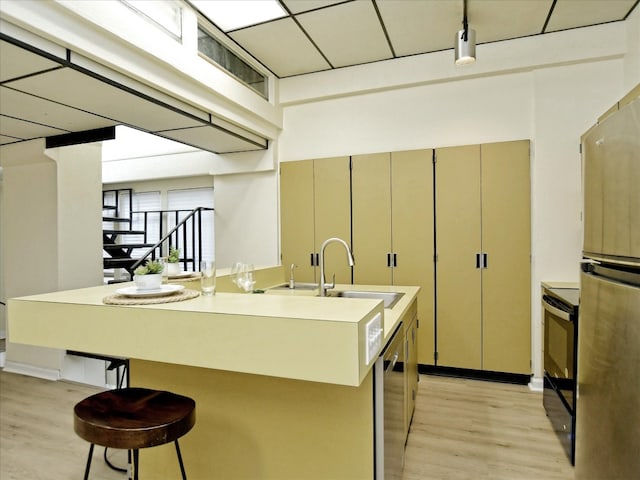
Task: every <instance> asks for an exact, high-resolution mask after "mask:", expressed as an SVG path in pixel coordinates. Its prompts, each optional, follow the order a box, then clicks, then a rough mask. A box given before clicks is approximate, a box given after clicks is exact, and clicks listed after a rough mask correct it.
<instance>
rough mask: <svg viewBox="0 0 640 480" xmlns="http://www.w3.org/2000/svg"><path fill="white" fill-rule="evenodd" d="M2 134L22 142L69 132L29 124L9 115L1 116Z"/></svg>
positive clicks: (0, 129)
mask: <svg viewBox="0 0 640 480" xmlns="http://www.w3.org/2000/svg"><path fill="white" fill-rule="evenodd" d="M0 132H2V135H7V136H11V137H14V138H20V139H22V140H26V139H31V138H41V137H49V136H52V135H61V134H64V133H69V132H68V131H67V130H61V129H58V128H54V127H50V126H48V125H42V124H40V123H33V122H28V121H26V120H22V119H20V118H14V117H9V116H7V115H0Z"/></svg>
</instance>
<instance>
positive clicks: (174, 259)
mask: <svg viewBox="0 0 640 480" xmlns="http://www.w3.org/2000/svg"><path fill="white" fill-rule="evenodd" d="M167 261H168V262H169V263H178V262H179V261H180V250H178V249H177V248H174V247H170V248H169V256H168V257H167Z"/></svg>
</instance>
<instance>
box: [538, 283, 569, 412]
mask: <svg viewBox="0 0 640 480" xmlns="http://www.w3.org/2000/svg"><path fill="white" fill-rule="evenodd" d="M542 306H543V308H544V371H545V374H546V376H547V377H548V381H549V382H550V383H551V384H552V385H553V387H554V389H555V390H556V391H557V392H558V393H559V394H560V395H561V396H562V398H563V400H564V401H565V403H566V404H567V407H568V408H569V409H570V410H571V412H572V413H573V409H574V393H575V387H576V377H575V373H576V372H575V366H576V365H575V362H576V351H575V348H576V340H577V339H576V332H577V330H576V328H575V324H574V318H573V312H572V311H569V310H571V307H569V306H567V305H564V304H563V303H562V302H559V301H558V300H556V299H555V298H553V297H550V296H548V295H543V297H542Z"/></svg>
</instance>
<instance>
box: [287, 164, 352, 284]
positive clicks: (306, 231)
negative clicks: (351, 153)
mask: <svg viewBox="0 0 640 480" xmlns="http://www.w3.org/2000/svg"><path fill="white" fill-rule="evenodd" d="M280 222H281V259H282V264H283V265H284V266H285V267H286V268H287V269H288V268H289V267H290V266H291V265H292V264H294V265H296V268H295V279H296V281H300V282H318V281H319V278H318V277H319V274H320V269H319V265H318V261H319V253H320V246H321V245H322V242H324V240H326V239H327V238H330V237H339V238H342V239H343V240H345V241H347V243H349V242H350V238H351V190H350V163H349V157H336V158H327V159H322V160H304V161H298V162H284V163H282V164H281V165H280ZM339 247H340V246H339V245H335V244H332V245H329V246H327V251H326V252H325V267H326V268H325V271H326V274H327V279H326V280H327V281H331V278H332V276H333V275H334V274H335V276H336V282H338V283H351V268H350V267H349V265H348V263H347V260H346V256H345V252H344V250H343V249H342V248H339ZM287 272H288V270H287Z"/></svg>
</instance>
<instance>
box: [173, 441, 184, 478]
mask: <svg viewBox="0 0 640 480" xmlns="http://www.w3.org/2000/svg"><path fill="white" fill-rule="evenodd" d="M174 443H175V444H176V454H177V455H178V462H180V473H182V480H187V474H186V472H185V471H184V464H183V463H182V455H181V454H180V445H179V444H178V439H176V441H175V442H174Z"/></svg>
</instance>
